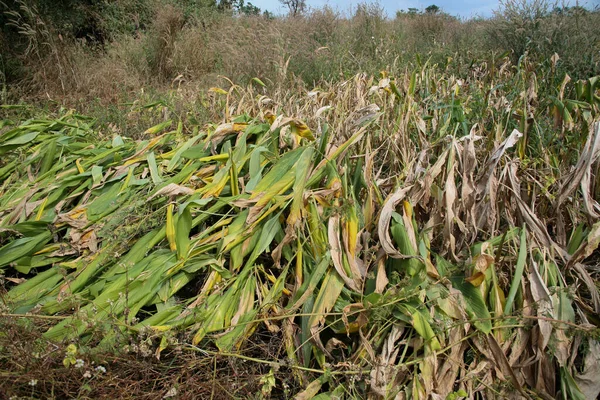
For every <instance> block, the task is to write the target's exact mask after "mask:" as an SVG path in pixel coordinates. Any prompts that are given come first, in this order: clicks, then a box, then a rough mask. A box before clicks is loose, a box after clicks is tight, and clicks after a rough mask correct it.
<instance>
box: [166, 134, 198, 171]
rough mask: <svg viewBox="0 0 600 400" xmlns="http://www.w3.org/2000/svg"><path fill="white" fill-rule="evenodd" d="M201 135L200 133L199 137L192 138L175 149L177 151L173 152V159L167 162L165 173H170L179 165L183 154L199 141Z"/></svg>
mask: <svg viewBox="0 0 600 400" xmlns="http://www.w3.org/2000/svg"><path fill="white" fill-rule="evenodd" d="M203 135H204V134H203V133H201V134H199V135H196V136H194V137H193V138H191V139H190V140H188V141H187V142H185V144H184V145H183V146H181V147H180V148H179V149H177V151H176V152H175V155H174V156H173V158H171V160H170V161H169V164H168V165H167V172H172V171H173V170H174V169H175V168H176V167H177V166H178V165H179V161H180V160H181V157H182V155H183V153H184V152H185V151H186V150H187V149H189V148H190V147H192V146H193V144H194V143H196V142H197V141H198V139H200V138H201V137H202V136H203Z"/></svg>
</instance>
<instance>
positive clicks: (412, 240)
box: [0, 63, 600, 399]
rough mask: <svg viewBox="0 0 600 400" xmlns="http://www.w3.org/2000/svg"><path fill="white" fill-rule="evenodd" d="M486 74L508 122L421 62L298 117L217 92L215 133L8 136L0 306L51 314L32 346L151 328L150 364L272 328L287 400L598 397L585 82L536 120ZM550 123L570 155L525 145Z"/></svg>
mask: <svg viewBox="0 0 600 400" xmlns="http://www.w3.org/2000/svg"><path fill="white" fill-rule="evenodd" d="M503 73H504V72H502V70H501V71H500V72H498V74H503ZM501 77H502V76H501ZM494 78H496V77H495V76H493V77H489V79H494ZM504 78H506V79H513V80H515V81H517V83H516V84H515V87H519V85H522V86H523V87H525V88H526V92H527V90H529V92H528V93H525V95H524V96H521V97H519V98H518V99H517V100H515V103H514V108H513V107H511V106H510V105H509V106H508V107H506V108H503V107H504V105H505V101H506V96H507V95H509V94H508V93H502V92H501V91H500V89H499V91H498V92H489V91H487V89H486V86H485V85H484V83H483V81H481V80H473V81H467V82H461V81H459V80H458V79H456V78H454V77H450V79H446V76H445V75H444V74H440V73H439V70H438V68H437V67H436V66H431V65H428V63H426V64H425V65H423V66H422V67H420V68H417V69H416V70H415V71H413V72H412V73H407V74H406V76H404V77H398V78H393V77H389V76H388V74H384V77H383V78H382V79H380V80H377V79H375V78H367V77H365V76H362V75H361V76H357V77H355V78H354V79H352V80H350V81H348V82H345V83H344V84H340V85H339V86H332V87H329V88H327V87H326V88H323V89H320V90H315V91H312V92H310V93H309V94H308V96H307V100H306V102H305V103H302V104H303V105H301V106H300V108H298V107H296V108H295V111H296V112H297V113H298V114H299V116H296V115H292V114H286V113H285V112H284V110H291V109H292V108H293V107H291V106H289V105H286V103H285V101H284V100H282V101H280V102H279V105H280V107H279V108H277V107H273V105H272V104H273V103H274V101H273V100H271V99H266V98H264V96H263V97H259V96H258V95H257V94H256V93H254V92H253V89H252V88H251V87H249V88H248V89H240V92H244V90H245V92H244V93H245V95H243V96H241V97H240V98H239V99H237V98H233V97H232V98H229V96H233V95H232V94H231V93H233V91H229V92H226V91H223V90H222V91H221V92H223V93H222V94H220V95H223V96H228V99H227V102H226V103H227V107H228V108H227V110H226V113H225V118H226V120H225V121H221V123H217V124H214V125H210V124H209V125H206V126H199V125H197V124H193V123H190V122H189V121H186V120H182V121H174V122H173V121H164V122H162V123H161V124H159V125H157V126H154V127H151V128H149V129H148V130H147V131H146V132H145V135H144V137H145V139H144V140H131V139H129V138H127V137H124V136H120V135H114V136H113V137H110V138H107V137H105V136H102V135H101V134H99V133H98V130H97V128H98V127H97V124H96V122H95V121H94V120H93V119H90V118H87V117H84V116H81V115H77V114H75V113H73V112H70V113H66V114H65V115H63V116H61V117H60V118H58V119H53V120H50V119H31V120H27V121H21V122H17V121H11V120H4V121H3V122H2V130H1V131H0V132H1V136H0V154H1V155H2V158H3V159H2V161H1V164H0V178H1V179H2V184H1V186H0V194H1V197H0V269H1V270H2V273H3V275H4V277H5V278H4V279H5V280H6V282H7V288H8V290H7V292H6V293H5V294H4V295H3V301H4V302H5V304H6V306H7V307H8V308H9V310H10V314H11V315H53V316H59V317H61V318H59V319H57V321H58V322H57V323H56V324H55V325H53V326H52V327H51V328H50V329H48V330H47V331H46V333H45V336H46V338H47V339H49V340H53V341H57V342H63V343H70V342H71V341H74V340H78V341H81V342H86V341H88V342H91V341H94V340H96V339H97V336H96V333H97V332H98V331H101V332H102V335H101V340H100V341H99V343H97V345H98V346H114V345H115V344H116V343H118V342H119V340H122V338H123V337H124V336H125V335H128V334H136V333H139V332H152V334H153V335H154V337H155V338H157V339H159V340H158V341H157V343H159V344H157V347H156V350H155V351H156V355H157V356H160V353H161V352H162V351H164V350H165V349H166V348H167V347H168V346H169V342H168V340H167V339H166V338H167V337H168V336H169V335H173V334H178V335H183V337H184V338H185V339H184V341H185V343H186V345H185V348H186V349H187V350H189V351H199V352H205V353H206V352H213V353H218V354H231V355H233V354H237V353H239V352H241V351H243V349H244V347H245V346H246V345H247V343H248V342H249V341H250V340H251V338H252V337H253V334H255V332H256V331H257V330H258V329H262V330H264V329H267V330H268V331H269V332H270V333H271V334H272V335H279V336H280V337H281V338H282V341H283V344H284V346H285V354H286V357H287V360H265V362H269V363H273V365H275V364H277V365H278V366H280V367H281V366H285V367H286V368H289V369H291V371H292V373H293V377H294V379H295V380H297V381H298V382H299V384H300V385H301V386H302V387H304V390H303V391H301V392H300V393H298V394H297V398H299V399H307V398H312V397H314V396H317V395H319V394H320V395H322V396H324V397H323V398H328V397H326V396H339V397H344V398H353V396H354V397H355V396H363V395H366V394H368V395H369V396H372V397H373V398H386V399H388V398H400V399H402V398H417V399H426V398H430V397H431V398H440V399H445V398H459V397H461V396H464V397H470V398H473V397H474V396H482V397H490V398H505V397H506V396H509V395H510V396H517V397H519V396H520V397H525V398H538V397H539V398H556V397H557V396H560V397H562V398H565V399H566V398H579V399H585V398H593V397H595V396H597V395H598V392H599V391H600V388H599V387H598V384H597V380H596V379H595V378H594V376H593V373H594V371H597V369H598V365H599V362H600V360H599V359H598V351H597V350H598V348H599V344H598V340H597V334H594V332H597V324H598V322H599V320H598V315H599V314H600V295H599V293H598V287H597V281H595V280H594V278H593V277H592V275H593V273H594V272H593V268H592V267H591V265H592V264H593V262H594V260H596V261H597V250H596V249H597V247H598V244H599V238H600V223H599V222H598V218H599V215H600V207H599V205H598V201H597V197H596V196H595V195H594V193H596V192H594V190H596V188H595V185H596V184H597V173H598V158H599V156H600V124H599V123H598V122H596V119H595V118H596V115H597V107H598V106H597V103H595V99H596V98H595V97H594V96H595V95H594V94H593V93H592V94H591V95H590V93H588V92H589V91H590V90H592V89H589V88H588V89H589V90H588V89H586V87H587V86H585V85H586V83H585V82H583V83H579V84H578V86H577V94H578V99H571V100H569V99H567V98H565V95H564V93H563V92H561V93H560V94H559V96H558V97H555V98H553V99H548V103H547V105H548V108H547V109H543V108H540V109H537V108H535V107H534V106H535V104H537V103H535V102H534V101H533V99H534V98H535V97H536V96H534V93H533V92H532V91H534V90H535V87H534V86H531V85H529V83H530V82H531V80H530V79H533V78H532V77H527V76H525V77H523V76H522V75H520V74H515V75H514V76H510V77H504ZM594 82H595V81H594ZM588 84H589V82H588ZM590 85H591V86H590ZM593 85H594V83H591V84H589V86H590V87H592V86H593ZM563 89H564V88H563ZM328 90H329V91H330V92H333V91H336V93H337V97H335V98H334V97H332V96H329V95H327V91H328ZM557 90H560V89H557ZM586 90H588V92H586ZM592 91H593V90H592ZM485 93H487V95H486V96H487V97H485V96H484V94H485ZM482 96H483V97H485V98H486V100H485V102H486V103H485V104H482V103H477V102H476V100H474V99H475V98H482ZM586 96H587V97H586ZM590 96H592V97H591V102H585V99H588V100H589V98H590ZM596 97H597V96H596ZM281 98H282V99H286V98H289V97H286V96H285V95H281ZM248 99H251V100H248ZM290 101H294V100H290ZM517 102H521V104H517ZM267 107H269V109H267ZM236 109H237V110H238V111H242V110H244V109H247V110H248V112H247V113H245V114H244V113H241V112H240V113H238V114H239V116H237V117H231V115H234V114H235V112H232V111H235V110H236ZM474 109H476V110H475V111H473V110H474ZM578 110H580V111H582V112H581V113H578ZM557 112H558V113H559V114H560V115H559V116H562V118H563V122H561V125H560V127H559V129H562V130H575V129H576V130H578V132H579V134H580V135H581V138H583V139H581V140H579V144H580V147H579V151H578V155H577V156H575V157H572V158H571V159H569V158H568V157H563V156H561V155H560V151H561V150H560V149H558V148H556V152H549V153H546V154H544V151H545V149H547V148H545V147H544V146H549V145H548V144H547V143H546V144H544V143H543V140H541V139H540V140H538V139H539V138H538V139H536V138H537V136H536V135H535V133H536V132H537V131H536V130H539V129H541V126H542V125H541V122H538V121H546V120H551V121H554V118H555V117H556V115H557V114H556V113H557ZM546 114H548V115H546ZM308 115H310V117H307V118H306V120H302V119H301V118H304V117H305V116H308ZM567 116H568V117H567ZM474 118H480V119H481V122H474ZM506 121H512V122H511V123H508V122H506ZM523 121H525V122H523ZM528 121H529V122H528ZM565 121H566V122H565ZM554 122H556V121H554ZM563 123H564V124H563ZM173 127H175V128H174V129H173ZM509 127H512V128H513V129H512V130H511V129H508V128H509ZM535 140H538V141H537V142H535ZM536 146H537V147H536ZM553 151H554V150H553ZM536 160H545V161H546V162H547V164H545V165H544V164H542V162H541V161H536ZM115 327H116V328H115ZM578 352H579V354H580V355H582V358H581V357H580V358H581V359H577V358H576V357H577V356H576V355H577V354H578ZM590 396H591V397H590Z"/></svg>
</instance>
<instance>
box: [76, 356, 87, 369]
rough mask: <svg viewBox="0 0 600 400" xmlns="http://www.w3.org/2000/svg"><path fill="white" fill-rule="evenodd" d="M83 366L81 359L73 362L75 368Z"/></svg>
mask: <svg viewBox="0 0 600 400" xmlns="http://www.w3.org/2000/svg"><path fill="white" fill-rule="evenodd" d="M84 365H85V361H83V360H82V359H81V358H78V359H77V360H75V368H81V367H83V366H84Z"/></svg>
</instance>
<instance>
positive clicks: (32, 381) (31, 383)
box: [29, 379, 38, 386]
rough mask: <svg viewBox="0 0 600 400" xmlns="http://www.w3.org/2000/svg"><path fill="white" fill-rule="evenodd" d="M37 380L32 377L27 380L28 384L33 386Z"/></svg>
mask: <svg viewBox="0 0 600 400" xmlns="http://www.w3.org/2000/svg"><path fill="white" fill-rule="evenodd" d="M37 382H38V381H37V379H32V380H30V381H29V386H35V385H37Z"/></svg>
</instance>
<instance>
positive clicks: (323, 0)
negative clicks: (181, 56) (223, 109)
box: [246, 0, 599, 18]
mask: <svg viewBox="0 0 600 400" xmlns="http://www.w3.org/2000/svg"><path fill="white" fill-rule="evenodd" d="M248 1H249V2H251V3H252V4H254V5H255V6H257V7H260V8H261V9H263V10H269V11H271V12H273V13H275V14H285V12H286V11H287V10H286V9H285V8H284V7H283V6H282V5H281V3H279V1H278V0H246V2H248ZM365 1H367V0H365ZM598 1H599V0H583V1H579V4H580V5H582V6H587V7H591V6H593V5H595V4H597V3H598ZM360 2H363V1H346V0H306V3H307V4H308V5H309V6H310V7H315V8H318V7H322V6H324V5H326V4H328V5H330V6H331V7H333V8H336V9H338V10H339V11H341V12H346V13H348V12H349V11H350V10H352V9H353V8H354V7H356V5H357V4H358V3H360ZM568 3H571V4H575V0H573V1H570V2H568ZM379 4H380V5H381V6H382V7H383V8H384V9H385V10H386V12H387V13H388V15H389V16H394V15H395V14H396V11H397V10H407V9H408V8H410V7H414V8H418V9H420V10H422V9H424V8H425V7H427V6H429V5H431V4H435V5H437V6H438V7H440V8H441V9H442V10H444V11H445V12H447V13H448V14H450V15H454V16H459V17H465V18H470V17H475V16H480V17H490V16H492V14H493V11H494V10H497V9H498V8H499V5H498V0H463V1H456V0H455V1H453V0H380V1H379Z"/></svg>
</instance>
